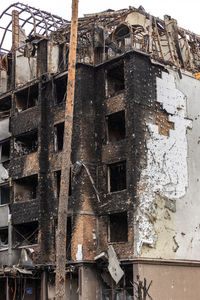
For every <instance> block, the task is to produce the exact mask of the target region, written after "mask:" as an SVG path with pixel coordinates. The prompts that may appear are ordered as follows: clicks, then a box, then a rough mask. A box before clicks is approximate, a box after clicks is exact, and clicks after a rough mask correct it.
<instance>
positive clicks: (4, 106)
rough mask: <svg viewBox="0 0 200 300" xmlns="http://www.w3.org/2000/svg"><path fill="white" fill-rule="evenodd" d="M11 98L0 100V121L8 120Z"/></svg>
mask: <svg viewBox="0 0 200 300" xmlns="http://www.w3.org/2000/svg"><path fill="white" fill-rule="evenodd" d="M11 103H12V102H11V97H6V98H3V99H1V100H0V119H4V118H8V117H9V116H10V110H11Z"/></svg>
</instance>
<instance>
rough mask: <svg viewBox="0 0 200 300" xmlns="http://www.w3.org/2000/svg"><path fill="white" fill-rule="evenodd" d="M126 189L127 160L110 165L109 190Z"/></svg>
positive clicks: (110, 191)
mask: <svg viewBox="0 0 200 300" xmlns="http://www.w3.org/2000/svg"><path fill="white" fill-rule="evenodd" d="M125 189H126V161H121V162H118V163H114V164H110V165H108V192H109V193H112V192H117V191H122V190H125Z"/></svg>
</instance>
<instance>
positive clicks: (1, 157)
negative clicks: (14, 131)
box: [0, 139, 10, 162]
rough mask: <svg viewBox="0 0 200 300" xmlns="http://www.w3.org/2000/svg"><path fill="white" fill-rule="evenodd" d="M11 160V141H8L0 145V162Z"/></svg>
mask: <svg viewBox="0 0 200 300" xmlns="http://www.w3.org/2000/svg"><path fill="white" fill-rule="evenodd" d="M9 158H10V140H9V139H7V140H5V141H2V142H1V143H0V162H5V161H8V160H9Z"/></svg>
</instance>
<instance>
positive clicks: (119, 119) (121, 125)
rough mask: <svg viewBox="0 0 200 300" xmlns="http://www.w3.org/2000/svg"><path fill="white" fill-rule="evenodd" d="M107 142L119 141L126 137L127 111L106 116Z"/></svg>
mask: <svg viewBox="0 0 200 300" xmlns="http://www.w3.org/2000/svg"><path fill="white" fill-rule="evenodd" d="M106 135H107V142H117V141H120V140H123V139H125V136H126V128H125V111H124V110H122V111H119V112H116V113H114V114H111V115H108V116H106Z"/></svg>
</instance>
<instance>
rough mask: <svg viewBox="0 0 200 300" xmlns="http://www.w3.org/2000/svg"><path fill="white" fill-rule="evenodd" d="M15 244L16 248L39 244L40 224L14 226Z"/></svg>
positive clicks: (31, 223)
mask: <svg viewBox="0 0 200 300" xmlns="http://www.w3.org/2000/svg"><path fill="white" fill-rule="evenodd" d="M13 242H14V246H15V247H20V246H25V245H34V244H37V243H38V222H37V221H35V222H30V223H23V224H17V225H14V226H13Z"/></svg>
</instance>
